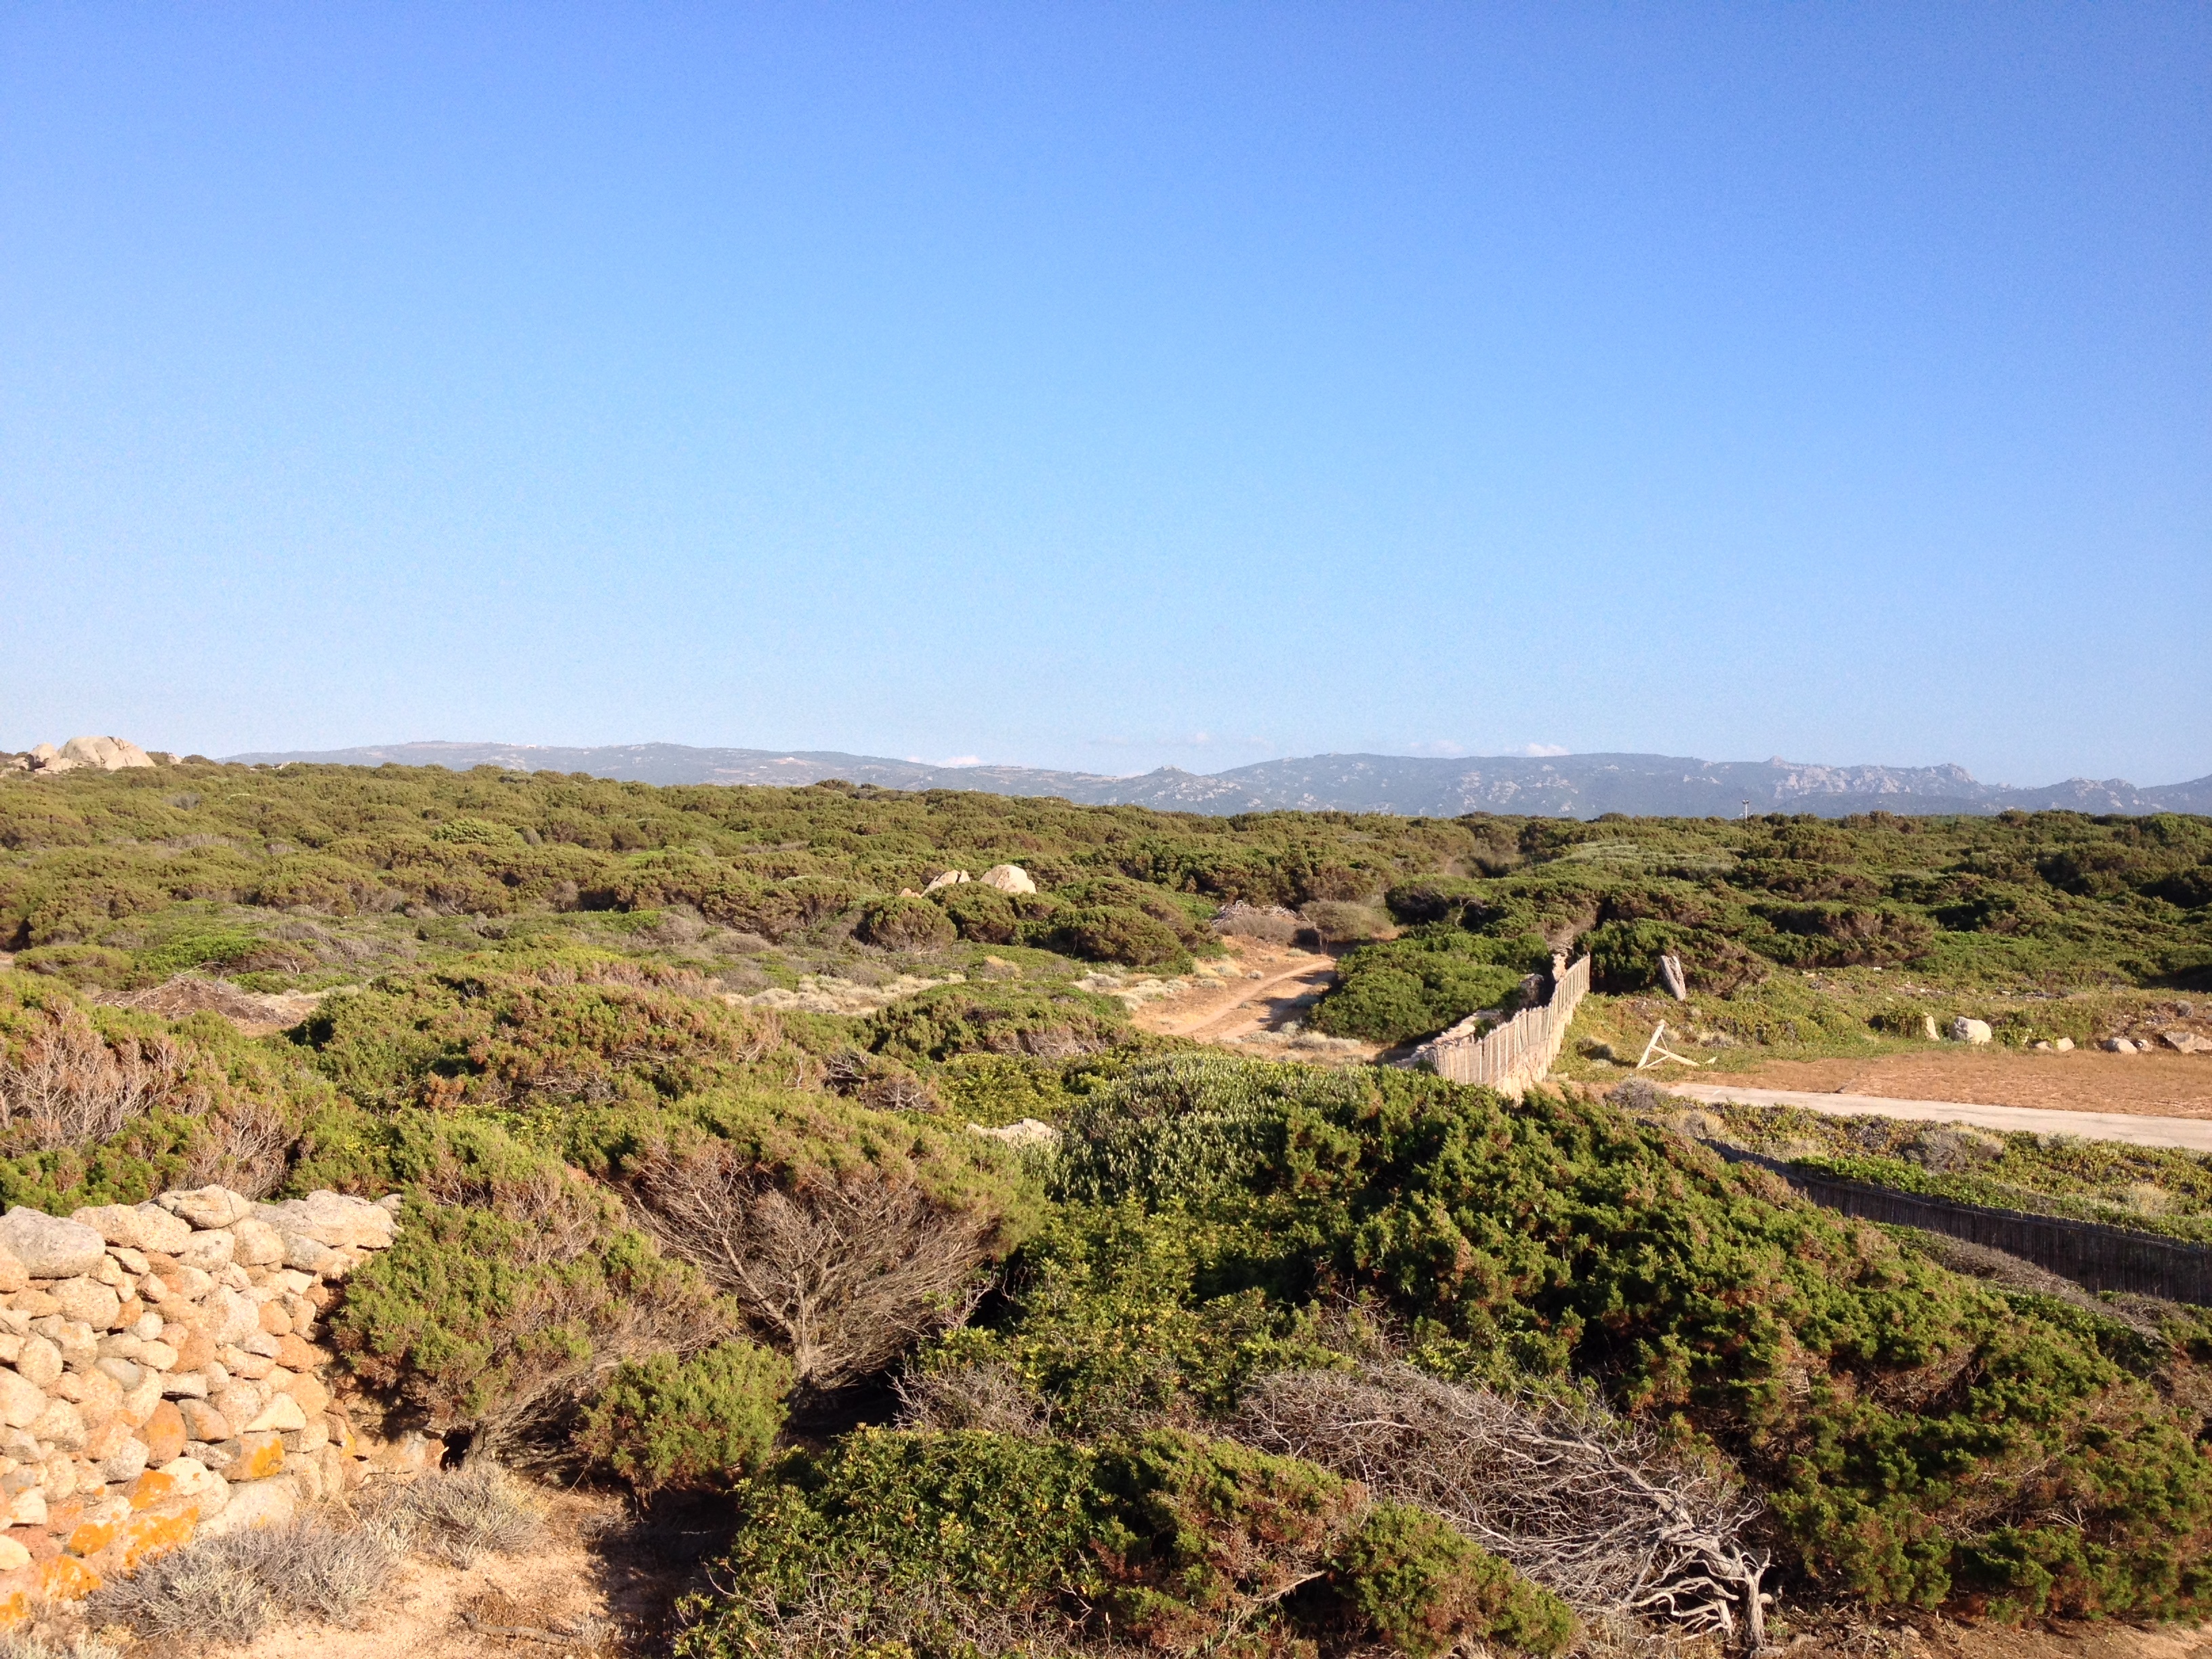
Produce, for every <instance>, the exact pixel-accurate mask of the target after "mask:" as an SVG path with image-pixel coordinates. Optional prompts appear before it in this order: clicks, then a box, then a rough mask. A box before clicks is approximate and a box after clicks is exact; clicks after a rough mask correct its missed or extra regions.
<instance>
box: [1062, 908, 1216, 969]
mask: <svg viewBox="0 0 2212 1659" xmlns="http://www.w3.org/2000/svg"><path fill="white" fill-rule="evenodd" d="M1024 939H1026V940H1027V941H1028V942H1030V943H1031V944H1036V945H1043V946H1044V947H1045V948H1046V949H1047V950H1050V951H1059V952H1060V954H1061V955H1062V956H1068V957H1081V958H1082V959H1083V960H1085V962H1116V963H1122V964H1124V965H1125V966H1127V967H1131V968H1163V967H1167V966H1169V965H1170V964H1174V963H1188V960H1189V953H1188V951H1186V950H1185V948H1184V946H1183V942H1182V939H1180V938H1179V937H1178V936H1177V935H1176V931H1175V929H1174V928H1172V927H1170V926H1169V925H1168V924H1167V923H1166V922H1164V921H1161V920H1160V919H1159V918H1158V917H1157V916H1152V915H1146V913H1145V912H1144V911H1142V910H1139V909H1137V908H1134V907H1133V906H1130V905H1120V904H1093V905H1084V906H1079V907H1076V908H1069V909H1066V910H1060V911H1056V912H1055V913H1054V914H1053V915H1050V916H1048V917H1047V918H1046V919H1045V920H1044V921H1042V922H1040V923H1037V924H1036V925H1034V926H1033V927H1030V928H1027V929H1024Z"/></svg>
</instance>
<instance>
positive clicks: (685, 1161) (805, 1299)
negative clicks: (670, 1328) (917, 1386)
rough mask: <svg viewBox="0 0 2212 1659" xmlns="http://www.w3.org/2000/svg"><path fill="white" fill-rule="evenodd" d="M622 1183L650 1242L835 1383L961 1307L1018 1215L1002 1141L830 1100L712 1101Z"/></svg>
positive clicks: (960, 1314) (823, 1381) (817, 1378)
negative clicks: (693, 1127) (695, 1122)
mask: <svg viewBox="0 0 2212 1659" xmlns="http://www.w3.org/2000/svg"><path fill="white" fill-rule="evenodd" d="M701 1121H702V1123H703V1124H704V1126H705V1127H707V1128H708V1130H709V1131H711V1133H703V1134H701V1133H693V1134H690V1135H687V1136H684V1137H681V1138H675V1139H665V1140H659V1141H656V1142H653V1143H651V1144H648V1145H647V1146H644V1147H642V1148H641V1149H640V1150H639V1151H637V1152H635V1153H633V1154H630V1155H629V1156H627V1157H626V1158H624V1160H623V1165H622V1170H623V1179H624V1180H625V1181H626V1182H627V1184H628V1187H629V1191H630V1193H631V1194H632V1195H633V1198H634V1200H635V1206H636V1209H637V1213H638V1215H639V1216H640V1218H641V1220H642V1222H643V1224H644V1225H646V1226H647V1227H648V1228H649V1229H651V1231H653V1234H654V1236H655V1237H658V1238H659V1240H660V1241H661V1242H662V1243H663V1244H664V1245H665V1247H666V1248H667V1249H670V1250H671V1251H672V1252H673V1253H675V1254H676V1255H678V1256H680V1257H682V1258H683V1259H684V1261H689V1262H690V1263H692V1264H694V1265H695V1266H696V1267H697V1268H698V1269H699V1270H700V1272H701V1273H704V1274H705V1275H706V1277H707V1278H708V1280H709V1281H710V1282H711V1283H713V1284H714V1285H715V1286H716V1287H717V1288H718V1289H720V1290H721V1291H724V1292H725V1293H726V1294H727V1295H728V1296H730V1297H732V1298H733V1299H734V1300H735V1302H736V1303H737V1304H738V1306H739V1307H741V1308H742V1309H743V1310H744V1314H745V1316H746V1317H747V1318H748V1319H749V1320H750V1321H751V1322H752V1323H753V1325H754V1327H755V1328H756V1329H757V1330H758V1331H759V1332H761V1333H762V1334H764V1335H767V1336H769V1337H771V1338H772V1339H773V1340H775V1341H776V1342H777V1343H779V1344H780V1345H781V1346H783V1347H784V1348H785V1349H786V1351H787V1352H788V1353H789V1354H790V1356H791V1359H792V1364H793V1368H794V1370H796V1372H797V1376H798V1380H799V1382H801V1383H805V1385H807V1386H808V1387H810V1388H812V1389H829V1388H833V1387H836V1385H838V1384H840V1383H846V1382H849V1381H851V1380H852V1379H854V1378H856V1377H860V1376H867V1375H870V1374H872V1373H873V1372H875V1371H878V1370H882V1369H884V1367H885V1366H887V1365H889V1364H890V1363H891V1362H892V1361H893V1360H895V1359H896V1358H898V1356H899V1355H900V1354H901V1353H902V1352H905V1351H906V1350H907V1349H908V1348H909V1347H911V1346H913V1345H914V1344H915V1343H916V1342H918V1341H919V1340H921V1339H922V1338H923V1337H925V1336H927V1335H929V1334H932V1333H933V1332H936V1331H939V1330H942V1329H944V1328H945V1327H946V1326H948V1325H951V1324H954V1323H957V1322H958V1321H959V1320H961V1319H962V1318H964V1317H965V1316H966V1315H967V1312H968V1310H969V1308H970V1307H971V1306H972V1305H973V1303H974V1299H975V1297H976V1296H977V1295H979V1294H980V1293H981V1289H982V1287H983V1285H984V1283H985V1280H984V1279H983V1276H982V1275H983V1273H984V1270H985V1268H986V1267H987V1265H988V1264H989V1263H991V1262H992V1261H995V1260H996V1259H997V1258H999V1257H1000V1256H1001V1255H1004V1254H1005V1253H1006V1250H1007V1249H1010V1248H1012V1245H1013V1243H1015V1242H1016V1240H1017V1239H1018V1237H1019V1236H1020V1234H1021V1232H1022V1231H1024V1229H1025V1227H1026V1225H1027V1210H1028V1200H1026V1199H1025V1198H1024V1195H1023V1194H1022V1193H1021V1191H1020V1189H1019V1183H1018V1178H1017V1176H1016V1174H1015V1170H1014V1164H1013V1160H1012V1157H1011V1155H1010V1154H1008V1153H1007V1152H1006V1151H1005V1149H1003V1148H1001V1147H1000V1146H998V1145H997V1144H996V1143H995V1142H991V1141H987V1140H985V1139H983V1138H982V1137H981V1136H977V1135H971V1134H969V1133H965V1132H964V1131H962V1130H954V1131H952V1132H950V1133H947V1132H945V1131H941V1130H939V1129H937V1128H935V1127H932V1126H930V1125H927V1124H926V1123H924V1122H921V1121H917V1120H915V1119H913V1118H911V1117H908V1116H904V1115H891V1114H889V1113H884V1112H877V1111H871V1110H868V1109H865V1108H860V1107H855V1106H852V1105H848V1104H843V1103H836V1102H830V1101H819V1102H810V1101H806V1100H803V1099H793V1098H787V1099H784V1100H774V1099H762V1100H757V1101H753V1100H734V1099H733V1100H730V1101H727V1102H723V1103H719V1104H710V1105H708V1107H706V1108H705V1109H702V1111H701Z"/></svg>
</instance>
